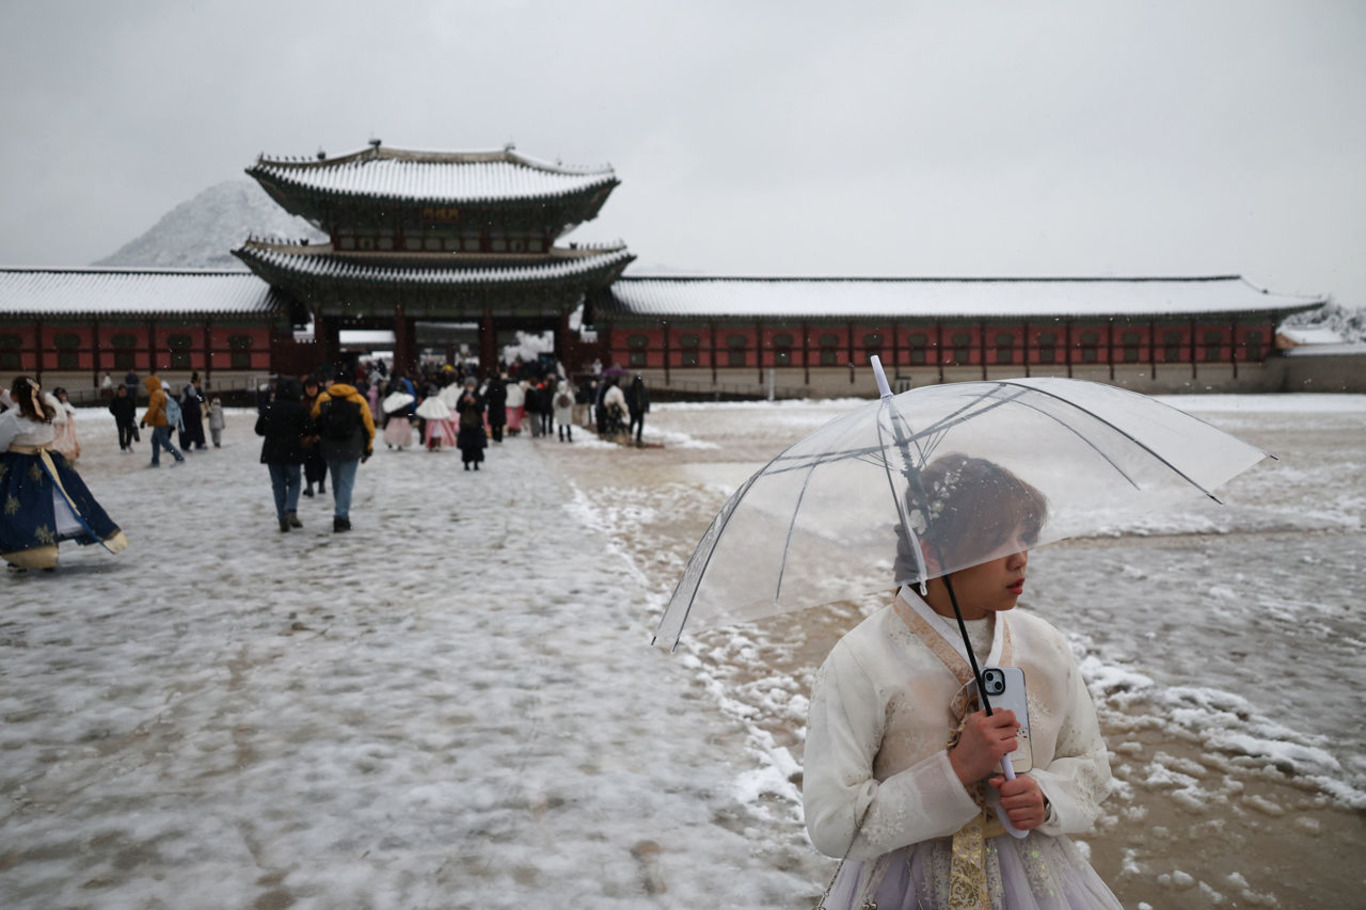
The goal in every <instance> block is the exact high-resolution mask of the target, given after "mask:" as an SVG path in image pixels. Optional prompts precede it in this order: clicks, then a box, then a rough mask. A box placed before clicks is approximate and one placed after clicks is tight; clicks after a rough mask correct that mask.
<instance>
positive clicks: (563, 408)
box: [554, 380, 574, 426]
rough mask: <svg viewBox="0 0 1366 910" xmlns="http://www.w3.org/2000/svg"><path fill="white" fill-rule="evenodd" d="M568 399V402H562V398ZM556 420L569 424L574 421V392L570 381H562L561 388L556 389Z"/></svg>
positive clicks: (559, 422)
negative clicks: (571, 389) (570, 387)
mask: <svg viewBox="0 0 1366 910" xmlns="http://www.w3.org/2000/svg"><path fill="white" fill-rule="evenodd" d="M562 398H563V399H565V400H567V401H568V402H569V403H568V404H560V400H561V399H562ZM554 405H555V422H556V423H558V424H563V425H565V426H568V425H569V424H572V423H573V422H574V393H573V392H572V391H570V389H569V383H567V382H565V381H564V380H561V381H560V385H559V388H557V389H556V390H555V398H554Z"/></svg>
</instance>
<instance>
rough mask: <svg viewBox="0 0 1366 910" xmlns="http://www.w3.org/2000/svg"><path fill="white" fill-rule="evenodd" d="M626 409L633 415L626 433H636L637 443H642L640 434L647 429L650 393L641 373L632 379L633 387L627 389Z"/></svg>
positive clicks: (628, 434)
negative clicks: (646, 419) (646, 421)
mask: <svg viewBox="0 0 1366 910" xmlns="http://www.w3.org/2000/svg"><path fill="white" fill-rule="evenodd" d="M626 411H627V413H628V414H630V415H631V424H630V426H629V427H628V428H627V430H626V435H627V436H630V435H631V434H632V433H634V434H635V437H636V445H640V434H641V432H642V431H643V430H644V429H645V415H646V414H648V413H650V393H649V391H648V390H646V388H645V380H644V379H642V378H641V377H640V374H639V373H637V374H636V378H635V379H633V380H631V388H630V389H628V390H627V391H626Z"/></svg>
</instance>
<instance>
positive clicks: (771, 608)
mask: <svg viewBox="0 0 1366 910" xmlns="http://www.w3.org/2000/svg"><path fill="white" fill-rule="evenodd" d="M874 372H875V374H876V375H877V377H878V381H879V386H880V388H881V390H882V397H881V398H880V399H879V400H877V401H873V402H870V403H868V404H866V405H863V406H860V407H856V408H855V409H853V410H851V411H850V412H849V413H848V414H845V415H843V416H841V417H838V418H836V419H834V420H832V421H830V422H829V423H827V424H826V425H825V426H823V427H821V428H820V429H818V430H816V431H814V432H813V433H811V434H809V435H808V436H806V437H805V438H803V439H801V440H799V441H798V442H796V443H795V444H793V445H792V446H791V447H789V448H788V449H787V450H786V451H784V452H782V453H781V454H780V455H778V456H777V457H776V458H774V459H773V460H772V461H771V462H769V463H768V464H767V465H766V466H765V467H764V468H762V469H761V470H759V471H758V472H756V473H755V474H754V475H753V476H751V477H750V478H749V479H748V480H747V481H746V482H745V483H744V484H743V485H742V486H741V487H740V488H739V489H738V490H737V491H736V492H735V494H734V495H733V496H731V497H730V499H729V500H728V501H727V502H726V504H725V505H724V506H723V507H722V509H721V511H720V513H719V514H718V515H717V516H716V518H715V519H714V520H713V521H712V523H711V526H710V527H709V528H708V529H707V531H706V533H705V534H704V535H703V536H702V539H701V541H700V542H699V543H698V545H697V548H696V551H695V552H694V553H693V555H692V557H691V558H690V559H689V560H688V563H687V565H686V567H685V568H684V570H683V575H682V577H681V579H680V580H679V582H678V585H677V587H676V588H675V590H674V593H673V596H672V597H671V599H670V601H669V604H668V606H667V607H666V609H665V611H664V616H663V618H662V619H661V621H660V624H659V628H658V630H657V632H656V635H655V640H654V643H655V644H656V645H659V646H662V647H665V648H670V649H673V648H675V647H677V644H678V641H679V638H680V637H681V635H682V633H683V630H684V627H685V626H686V627H688V628H690V629H698V628H703V627H707V626H717V625H725V624H729V623H733V622H740V621H747V620H753V619H759V618H762V617H765V616H769V615H773V614H777V613H782V612H787V611H790V610H795V609H800V608H804V607H809V606H815V605H818V604H823V603H829V602H832V601H837V600H844V599H847V598H849V597H852V596H857V595H859V594H864V593H869V592H871V591H876V590H885V589H888V588H892V587H894V586H896V585H901V584H910V585H924V583H925V582H926V581H928V580H929V579H931V578H935V577H938V576H941V575H946V574H948V573H952V572H955V571H957V570H959V569H963V568H966V567H968V566H972V565H976V564H978V563H982V562H986V561H988V560H991V559H995V558H997V557H999V556H1003V555H1007V554H1008V553H1010V552H1014V551H1018V550H1019V549H1021V548H1022V542H1021V540H1020V539H1019V538H1018V537H1016V538H1014V539H999V538H1002V537H1004V536H1007V535H997V534H987V533H984V534H980V535H974V536H972V537H970V538H968V539H964V538H963V537H962V536H961V535H956V536H955V539H941V538H940V537H938V536H937V535H938V534H939V531H938V528H939V527H940V526H941V525H944V524H946V523H944V522H938V521H936V520H935V518H936V511H935V510H936V509H937V508H938V507H939V505H940V504H941V503H942V501H943V500H942V496H943V493H944V491H945V489H946V487H951V486H952V485H953V484H955V483H958V482H960V479H961V477H960V476H956V474H955V465H956V464H957V463H959V462H961V460H962V459H964V458H981V459H986V460H989V461H991V462H995V463H996V464H997V465H1000V466H1001V467H1004V468H1006V469H1007V470H1008V471H1010V472H1011V473H1012V474H1013V475H1014V476H1015V477H1017V478H1019V479H1020V480H1021V481H1024V482H1025V483H1027V484H1029V485H1030V486H1032V487H1033V488H1034V489H1036V490H1038V491H1039V492H1040V493H1042V494H1043V496H1044V497H1045V498H1046V500H1047V509H1046V518H1044V519H1043V520H1042V521H1041V523H1039V524H1038V525H1037V526H1034V527H1030V528H1029V529H1028V533H1027V535H1026V537H1027V539H1026V540H1024V541H1023V546H1024V548H1028V547H1030V546H1038V545H1040V544H1045V543H1049V542H1052V541H1056V540H1060V539H1063V538H1066V537H1069V536H1074V535H1077V534H1083V533H1087V532H1089V531H1094V530H1096V529H1097V528H1099V527H1102V526H1104V525H1106V524H1109V523H1112V522H1114V521H1116V520H1118V519H1119V518H1120V517H1124V516H1132V515H1133V514H1134V513H1140V512H1147V511H1152V510H1158V509H1167V508H1170V507H1172V506H1173V505H1177V504H1179V503H1181V502H1183V501H1187V500H1190V499H1191V498H1192V497H1197V498H1198V497H1209V498H1212V499H1215V500H1216V501H1218V500H1217V497H1215V495H1214V490H1215V489H1217V488H1218V487H1219V486H1220V485H1221V484H1223V483H1225V482H1226V481H1228V480H1229V479H1230V478H1232V477H1234V476H1236V475H1237V474H1239V473H1241V472H1242V471H1245V470H1247V469H1248V468H1250V467H1252V466H1253V465H1254V464H1256V463H1257V462H1258V461H1260V460H1261V459H1262V458H1264V457H1266V456H1267V453H1265V452H1263V451H1262V450H1260V449H1258V448H1256V447H1254V446H1251V445H1248V444H1247V443H1245V442H1243V441H1242V440H1239V439H1237V438H1236V437H1234V436H1231V435H1229V434H1227V433H1225V432H1223V431H1222V430H1218V429H1216V428H1214V427H1212V426H1210V425H1209V424H1207V423H1205V422H1204V421H1202V420H1199V419H1198V418H1195V417H1192V416H1190V415H1189V414H1186V413H1185V412H1183V411H1180V410H1178V409H1176V408H1173V407H1171V406H1169V405H1166V404H1164V403H1162V402H1159V401H1157V400H1156V399H1153V398H1150V397H1148V396H1146V395H1141V394H1138V393H1136V392H1130V391H1126V390H1124V389H1119V388H1116V387H1113V386H1107V385H1102V384H1100V383H1094V382H1084V381H1080V380H1071V379H1060V378H1035V379H1009V380H1001V381H991V382H957V383H948V384H943V385H934V386H926V387H923V388H918V389H913V390H911V391H907V392H903V393H901V394H899V395H892V394H891V392H890V391H889V390H888V389H887V385H886V379H885V377H884V376H883V375H882V368H881V365H880V364H877V363H875V364H874ZM961 474H962V472H961V471H959V472H958V475H961ZM993 492H994V491H991V490H983V491H981V493H982V495H981V496H980V497H978V498H977V499H976V500H975V502H977V503H978V506H977V507H978V508H979V509H980V514H977V515H971V516H968V517H969V518H970V519H971V520H970V522H969V523H970V524H972V525H974V526H982V527H991V526H993V524H998V523H999V521H1000V520H1001V516H1000V515H999V514H998V512H999V509H998V502H999V497H997V496H994V495H992V493H993ZM955 500H956V502H957V503H958V506H959V508H960V509H961V507H962V503H963V502H964V499H963V497H955ZM968 501H969V503H971V502H972V501H974V500H972V499H971V498H969V500H968ZM1040 517H1041V518H1042V516H1040ZM1016 518H1018V516H1017V517H1016ZM1012 520H1016V519H1015V518H1013V519H1012ZM958 526H959V527H961V523H959V524H958ZM1006 530H1010V529H1006Z"/></svg>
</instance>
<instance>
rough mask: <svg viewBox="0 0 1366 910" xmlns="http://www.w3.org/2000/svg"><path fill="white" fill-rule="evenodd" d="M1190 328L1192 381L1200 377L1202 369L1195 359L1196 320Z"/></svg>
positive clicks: (1192, 321)
mask: <svg viewBox="0 0 1366 910" xmlns="http://www.w3.org/2000/svg"><path fill="white" fill-rule="evenodd" d="M1190 328H1191V379H1196V378H1198V377H1199V374H1200V368H1199V367H1197V366H1196V365H1195V357H1196V339H1195V336H1196V334H1197V332H1196V326H1195V320H1194V319H1192V320H1191V326H1190Z"/></svg>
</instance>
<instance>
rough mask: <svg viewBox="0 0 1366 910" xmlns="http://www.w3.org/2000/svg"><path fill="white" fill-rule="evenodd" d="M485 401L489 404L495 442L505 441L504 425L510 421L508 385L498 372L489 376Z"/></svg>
mask: <svg viewBox="0 0 1366 910" xmlns="http://www.w3.org/2000/svg"><path fill="white" fill-rule="evenodd" d="M484 403H485V405H487V406H488V416H489V430H490V431H491V432H492V434H493V441H494V442H502V441H503V427H505V426H507V422H508V387H507V383H506V382H504V381H503V378H502V377H501V376H499V375H498V374H497V373H493V374H491V375H490V376H489V382H488V385H487V386H485V387H484Z"/></svg>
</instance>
